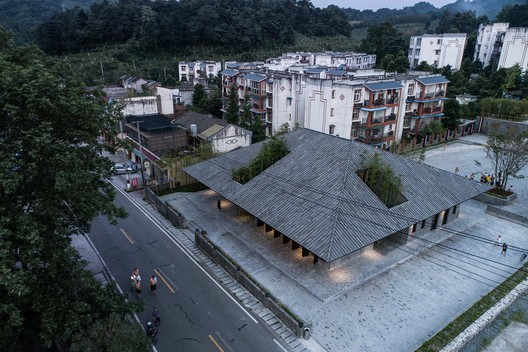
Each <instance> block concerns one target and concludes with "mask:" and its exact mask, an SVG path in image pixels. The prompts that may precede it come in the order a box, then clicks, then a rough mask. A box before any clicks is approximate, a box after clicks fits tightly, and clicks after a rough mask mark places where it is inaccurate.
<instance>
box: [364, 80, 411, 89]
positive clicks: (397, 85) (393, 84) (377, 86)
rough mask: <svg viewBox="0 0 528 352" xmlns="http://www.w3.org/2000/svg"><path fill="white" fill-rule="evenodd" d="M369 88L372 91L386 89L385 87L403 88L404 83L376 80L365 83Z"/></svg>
mask: <svg viewBox="0 0 528 352" xmlns="http://www.w3.org/2000/svg"><path fill="white" fill-rule="evenodd" d="M364 85H365V87H367V89H369V90H371V91H377V90H385V89H398V88H402V87H403V86H402V84H401V83H400V82H398V81H389V82H375V83H365V84H364Z"/></svg>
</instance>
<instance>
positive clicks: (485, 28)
mask: <svg viewBox="0 0 528 352" xmlns="http://www.w3.org/2000/svg"><path fill="white" fill-rule="evenodd" d="M509 26H510V24H509V23H493V24H481V25H480V26H479V29H478V33H477V42H476V44H475V53H474V54H473V61H476V60H480V62H482V65H483V67H486V66H488V65H489V64H490V63H491V59H492V55H493V50H494V48H495V43H496V42H497V37H498V36H499V34H503V33H505V32H506V30H507V29H508V27H509Z"/></svg>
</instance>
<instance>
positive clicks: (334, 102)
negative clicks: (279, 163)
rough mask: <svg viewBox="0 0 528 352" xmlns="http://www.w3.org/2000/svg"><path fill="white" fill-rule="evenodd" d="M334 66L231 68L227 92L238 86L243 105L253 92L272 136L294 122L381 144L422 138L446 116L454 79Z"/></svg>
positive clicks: (252, 99) (225, 75) (255, 107)
mask: <svg viewBox="0 0 528 352" xmlns="http://www.w3.org/2000/svg"><path fill="white" fill-rule="evenodd" d="M331 71H332V70H326V69H322V70H321V71H320V70H319V69H315V68H310V69H307V70H306V71H304V72H278V71H268V72H263V71H262V72H258V73H256V72H253V71H251V72H243V71H238V70H225V71H223V72H222V74H223V80H222V84H223V96H224V98H227V96H228V94H229V89H230V87H231V86H233V85H234V86H235V87H236V89H237V92H238V99H239V102H240V104H242V103H243V101H244V96H245V95H248V96H249V98H250V102H251V105H252V108H251V112H252V113H253V114H255V115H258V116H260V118H261V121H262V123H263V125H264V126H265V128H266V133H267V134H268V135H272V134H273V133H275V132H277V131H278V130H280V129H281V127H282V126H283V125H284V124H288V125H289V127H290V128H294V127H304V128H308V129H311V130H315V131H319V132H323V133H327V134H331V135H335V136H340V137H342V138H347V139H353V140H358V141H361V142H363V143H366V144H370V145H375V146H378V147H381V148H386V147H388V146H389V145H391V144H392V143H395V142H399V141H400V140H401V139H402V138H406V139H408V140H411V141H412V142H413V143H416V142H417V140H418V137H419V132H420V130H421V129H423V128H424V127H425V126H426V125H427V124H429V123H431V122H432V121H440V120H441V119H442V116H443V105H444V104H443V101H444V100H445V99H446V97H445V95H446V89H447V85H448V83H449V81H448V80H447V79H446V78H445V77H443V76H440V75H418V74H407V75H399V76H394V77H383V76H364V77H363V76H361V75H358V77H355V78H354V77H351V76H347V77H341V76H340V75H335V76H333V75H331V74H328V72H331ZM378 74H379V73H378Z"/></svg>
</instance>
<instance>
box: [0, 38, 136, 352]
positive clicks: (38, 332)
mask: <svg viewBox="0 0 528 352" xmlns="http://www.w3.org/2000/svg"><path fill="white" fill-rule="evenodd" d="M0 33H1V35H0V37H1V38H4V34H5V33H3V30H2V29H1V28H0ZM4 44H5V43H4ZM0 72H1V75H2V80H0V92H1V93H0V106H1V107H2V109H1V110H0V111H1V112H0V114H1V115H2V118H1V119H0V127H1V128H0V158H1V160H2V163H1V171H0V273H1V276H2V280H1V282H0V319H1V321H2V324H0V350H5V349H6V348H7V350H10V351H17V350H20V351H31V350H33V349H35V348H38V347H40V346H51V345H52V344H53V343H54V342H56V341H62V342H64V343H67V344H70V343H71V342H72V341H73V340H74V339H75V336H77V335H78V334H80V333H83V332H85V331H87V330H90V329H91V327H92V326H93V324H95V323H96V322H101V321H104V320H105V319H107V318H108V317H110V315H111V314H112V313H115V314H117V316H118V317H120V318H119V319H124V316H125V315H126V314H127V313H129V312H131V311H133V310H135V309H137V308H138V307H137V306H135V305H128V304H126V303H125V301H124V297H122V296H121V295H120V294H119V293H117V292H116V290H115V289H114V287H112V286H108V287H106V288H103V287H102V286H101V284H100V283H99V282H98V281H97V280H96V279H95V278H94V277H93V275H92V274H91V273H89V272H87V271H86V270H84V266H85V263H83V262H82V261H81V260H80V259H79V254H78V253H77V251H76V250H75V249H74V248H73V247H72V246H71V236H72V234H74V233H85V232H87V231H89V229H90V225H91V222H92V220H93V218H94V217H96V216H98V215H100V214H104V215H106V216H107V217H108V218H109V220H111V221H113V220H114V219H116V217H122V216H124V215H125V213H124V211H123V210H122V209H121V208H118V207H116V205H114V203H113V198H114V191H113V189H112V186H111V185H110V184H109V183H108V182H107V181H106V180H105V179H106V178H107V177H109V176H110V167H111V163H110V161H109V160H108V159H106V158H104V157H103V156H102V155H101V151H102V146H101V144H99V143H98V137H99V136H100V133H101V132H102V131H107V132H108V133H109V135H112V133H114V132H113V128H114V126H115V123H116V121H117V119H118V118H119V117H120V112H119V111H117V110H114V108H112V107H109V106H108V105H107V104H106V102H105V100H104V99H103V98H102V94H101V92H99V91H97V90H94V91H91V92H90V91H86V89H85V88H84V86H83V85H82V84H81V82H79V81H78V80H77V79H76V78H75V73H74V72H72V71H71V70H70V69H69V68H68V67H67V66H65V65H64V64H63V63H62V62H60V61H57V60H54V59H51V58H49V57H46V56H45V55H44V54H43V53H42V52H41V51H40V50H38V49H37V48H36V47H34V46H32V47H20V48H11V47H9V46H8V45H3V46H2V47H1V48H0ZM123 321H125V320H123ZM128 338H130V337H128ZM132 338H133V339H136V338H137V339H142V338H143V336H138V337H132ZM111 339H112V338H110V339H109V340H111ZM137 341H139V340H137ZM109 343H110V341H109ZM139 343H140V344H141V341H139Z"/></svg>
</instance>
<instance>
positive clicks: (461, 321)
mask: <svg viewBox="0 0 528 352" xmlns="http://www.w3.org/2000/svg"><path fill="white" fill-rule="evenodd" d="M526 278H528V263H527V264H525V265H523V266H522V267H521V268H520V269H519V270H517V271H516V272H515V273H514V274H513V275H512V276H510V277H509V278H508V279H506V280H505V281H504V282H503V283H501V284H500V285H499V286H497V287H496V288H494V289H493V290H492V291H491V292H490V293H488V294H487V295H486V296H484V297H483V298H482V299H481V300H480V301H478V302H477V303H475V304H474V305H473V306H472V307H471V308H469V309H468V310H467V311H465V312H464V313H462V314H461V315H460V316H459V317H458V318H456V319H455V320H453V321H452V322H451V323H449V324H448V325H447V326H446V327H445V328H444V329H442V330H441V331H440V332H439V333H437V334H436V335H435V336H433V337H432V338H431V339H430V340H429V341H427V342H425V343H424V344H423V345H422V346H421V347H420V348H419V349H417V351H419V352H429V351H440V350H441V349H442V348H443V347H444V346H446V345H447V344H448V343H449V342H451V341H452V340H453V339H454V338H455V337H457V336H458V335H459V334H460V333H461V332H462V331H464V330H465V329H466V328H467V327H468V326H470V325H471V324H472V323H473V322H474V321H475V320H476V319H478V318H479V317H480V316H481V315H482V314H484V313H485V312H486V311H487V310H488V309H490V308H491V307H492V306H493V305H495V304H496V303H497V302H498V301H499V300H500V299H502V298H503V297H504V296H505V295H506V294H507V293H508V292H510V291H511V290H512V289H513V288H514V287H516V286H517V285H518V284H520V283H521V282H522V281H523V280H525V279H526Z"/></svg>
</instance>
